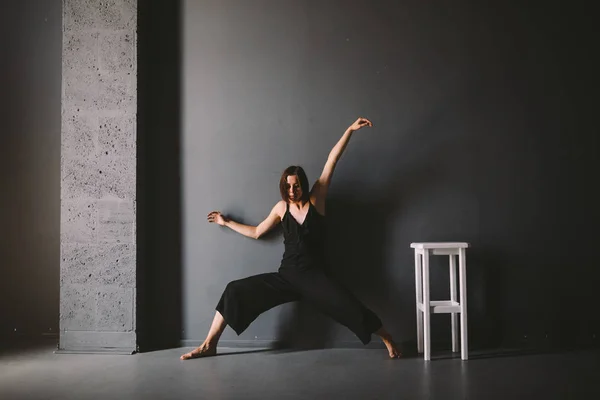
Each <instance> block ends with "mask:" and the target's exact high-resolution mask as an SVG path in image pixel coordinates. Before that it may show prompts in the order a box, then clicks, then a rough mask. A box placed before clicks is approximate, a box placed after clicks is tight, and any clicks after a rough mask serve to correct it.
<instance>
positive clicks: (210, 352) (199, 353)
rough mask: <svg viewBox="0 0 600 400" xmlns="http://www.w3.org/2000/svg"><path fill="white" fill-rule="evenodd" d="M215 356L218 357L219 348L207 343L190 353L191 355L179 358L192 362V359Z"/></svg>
mask: <svg viewBox="0 0 600 400" xmlns="http://www.w3.org/2000/svg"><path fill="white" fill-rule="evenodd" d="M215 355H217V346H214V345H211V344H209V343H206V342H205V343H202V344H201V345H200V346H198V347H197V348H195V349H194V350H192V351H190V352H189V353H185V354H184V355H182V356H181V357H179V358H180V359H182V360H190V359H192V358H200V357H210V356H215Z"/></svg>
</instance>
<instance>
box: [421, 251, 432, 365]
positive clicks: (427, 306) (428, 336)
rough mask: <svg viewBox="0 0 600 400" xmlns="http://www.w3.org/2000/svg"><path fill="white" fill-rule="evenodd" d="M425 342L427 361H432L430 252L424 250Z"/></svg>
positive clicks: (425, 357)
mask: <svg viewBox="0 0 600 400" xmlns="http://www.w3.org/2000/svg"><path fill="white" fill-rule="evenodd" d="M423 341H424V342H425V343H424V345H425V355H424V359H425V360H426V361H429V360H431V305H430V302H429V250H428V249H424V250H423Z"/></svg>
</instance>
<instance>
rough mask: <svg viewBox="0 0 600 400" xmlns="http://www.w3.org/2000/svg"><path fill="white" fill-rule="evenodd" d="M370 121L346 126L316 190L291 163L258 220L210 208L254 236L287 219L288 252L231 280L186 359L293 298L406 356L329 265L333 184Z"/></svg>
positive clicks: (214, 218) (207, 352)
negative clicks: (328, 202)
mask: <svg viewBox="0 0 600 400" xmlns="http://www.w3.org/2000/svg"><path fill="white" fill-rule="evenodd" d="M365 126H373V124H372V123H371V121H369V120H368V119H366V118H358V119H357V120H356V122H354V123H353V124H352V125H351V126H350V127H349V128H348V129H347V130H346V132H344V135H343V136H342V138H341V139H340V140H339V141H338V143H337V144H336V145H335V146H334V147H333V149H332V150H331V152H330V154H329V157H328V159H327V163H326V164H325V167H324V168H323V172H322V173H321V176H320V177H319V179H318V180H317V181H316V182H315V184H314V185H313V187H312V189H311V190H310V192H309V191H308V190H307V189H308V180H307V178H306V174H305V173H304V170H303V169H302V168H301V167H297V166H291V167H289V168H287V169H286V170H285V171H284V172H283V174H282V176H281V180H280V182H279V188H280V191H281V197H282V200H281V201H280V202H278V203H277V204H276V205H275V206H274V207H273V209H272V210H271V213H270V214H269V216H268V217H267V218H266V219H265V220H264V221H263V222H261V223H260V224H259V225H258V226H249V225H244V224H240V223H238V222H235V221H233V220H231V219H229V218H226V217H225V216H224V215H222V214H221V213H220V212H218V211H213V212H211V213H210V214H208V222H210V223H216V224H218V225H221V226H226V227H228V228H231V229H233V230H234V231H236V232H238V233H240V234H242V235H244V236H248V237H251V238H254V239H258V238H260V237H261V236H263V235H264V234H265V233H267V232H268V231H269V230H270V229H272V228H273V227H275V226H276V225H277V224H279V223H281V224H282V227H283V233H284V244H285V252H284V254H283V259H282V261H281V266H280V267H279V272H272V273H265V274H259V275H255V276H250V277H248V278H244V279H240V280H236V281H232V282H230V283H229V284H228V285H227V287H226V288H225V291H224V292H223V295H222V296H221V299H220V301H219V303H218V304H217V307H216V310H217V312H216V314H215V318H214V319H213V322H212V326H211V328H210V331H209V332H208V336H207V337H206V339H205V340H204V343H202V344H201V345H200V346H199V347H198V348H196V349H195V350H193V351H191V352H189V353H186V354H184V355H182V356H181V359H182V360H187V359H190V358H197V357H206V356H212V355H215V354H216V352H217V343H218V341H219V338H220V336H221V333H223V330H224V329H225V327H226V326H227V325H229V326H230V327H231V328H232V329H233V330H234V331H235V332H236V333H237V334H238V335H240V334H241V333H242V332H243V331H244V330H245V329H246V328H247V327H248V325H250V323H251V322H252V321H254V320H255V319H256V318H257V317H258V316H259V315H260V314H261V313H263V312H265V311H267V310H269V309H271V308H273V307H275V306H278V305H280V304H283V303H287V302H290V301H305V302H307V303H309V304H311V305H313V306H314V307H315V308H316V309H318V310H320V311H321V312H323V313H325V314H326V315H329V316H330V317H332V318H333V319H334V320H336V321H337V322H339V323H341V324H342V325H345V326H346V327H348V328H349V329H350V330H351V331H352V332H354V334H356V336H357V337H358V338H359V339H360V340H361V341H362V342H363V343H364V344H367V343H369V342H370V341H371V334H373V333H374V334H376V335H378V336H380V337H381V339H382V340H383V342H384V343H385V345H386V347H387V349H388V353H389V356H390V357H391V358H399V357H400V352H399V351H398V349H397V347H396V345H395V344H394V342H393V340H392V337H391V335H390V334H389V333H388V332H387V331H386V330H385V329H384V328H383V326H382V324H381V321H380V319H379V318H378V317H377V315H375V314H374V313H373V312H372V311H371V310H369V309H368V308H366V307H365V306H364V305H363V304H361V302H360V301H358V300H357V299H356V298H355V297H354V296H353V295H352V294H351V293H350V292H348V291H347V290H346V289H344V288H343V287H342V286H340V285H339V284H337V283H336V282H335V281H333V280H331V279H330V278H329V277H328V276H327V274H326V272H325V270H324V263H325V240H324V239H325V231H324V228H325V226H324V224H325V198H326V196H327V189H328V187H329V184H330V182H331V177H332V175H333V171H334V169H335V166H336V164H337V162H338V160H339V159H340V156H341V155H342V153H343V151H344V149H345V148H346V145H347V144H348V141H349V140H350V137H351V136H352V134H353V133H354V132H356V131H357V130H359V129H361V128H362V127H365Z"/></svg>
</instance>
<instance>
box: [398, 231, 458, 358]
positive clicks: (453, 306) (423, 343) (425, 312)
mask: <svg viewBox="0 0 600 400" xmlns="http://www.w3.org/2000/svg"><path fill="white" fill-rule="evenodd" d="M410 247H411V248H413V249H415V286H416V312H417V350H418V352H419V353H424V357H423V358H424V359H425V360H431V314H451V319H450V320H451V323H452V351H454V352H455V351H457V349H458V315H459V314H460V341H461V359H462V360H467V359H468V335H467V273H466V269H467V262H466V249H467V248H468V247H469V243H466V242H423V243H411V244H410ZM430 255H445V256H448V257H449V260H450V271H449V272H450V300H431V299H430V293H429V256H430ZM456 257H458V266H459V268H458V275H459V287H458V289H459V290H460V295H459V294H458V293H457V285H456Z"/></svg>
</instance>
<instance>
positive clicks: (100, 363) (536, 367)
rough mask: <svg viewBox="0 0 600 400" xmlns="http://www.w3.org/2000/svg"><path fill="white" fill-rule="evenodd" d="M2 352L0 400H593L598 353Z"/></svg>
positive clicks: (597, 393)
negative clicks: (185, 357)
mask: <svg viewBox="0 0 600 400" xmlns="http://www.w3.org/2000/svg"><path fill="white" fill-rule="evenodd" d="M54 350H55V348H54V347H52V346H47V345H44V346H37V347H31V346H29V347H27V348H25V347H19V348H12V349H5V350H4V351H2V352H0V399H3V400H5V399H6V400H8V399H11V400H12V399H15V400H20V399H32V400H33V399H60V400H67V399H77V400H84V399H112V398H115V399H192V398H193V399H444V400H446V399H466V398H468V399H534V398H539V399H599V398H600V357H599V356H600V352H599V351H596V350H592V351H577V352H564V353H555V354H529V355H518V354H512V355H507V354H482V353H479V354H473V355H472V358H471V359H470V360H469V361H467V362H463V361H461V360H460V358H452V357H449V356H445V357H444V356H443V355H442V356H440V355H439V354H438V355H437V358H436V359H434V360H432V361H430V362H424V361H423V360H422V359H420V358H414V357H413V358H405V359H401V360H390V359H388V358H387V357H386V352H385V350H373V349H323V350H307V351H282V350H257V349H248V350H244V349H225V348H223V349H220V352H221V354H222V355H220V356H217V357H213V358H205V359H198V360H192V361H185V362H184V361H180V360H179V355H180V354H181V353H182V352H184V350H186V349H171V350H164V351H156V352H151V353H143V354H136V355H93V354H87V355H72V354H55V353H54Z"/></svg>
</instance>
